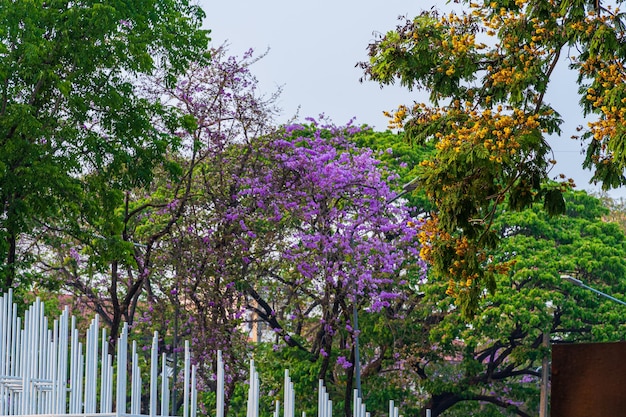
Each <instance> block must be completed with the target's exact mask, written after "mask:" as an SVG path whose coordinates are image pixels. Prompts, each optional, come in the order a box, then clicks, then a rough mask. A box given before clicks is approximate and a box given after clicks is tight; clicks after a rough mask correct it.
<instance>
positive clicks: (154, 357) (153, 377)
mask: <svg viewBox="0 0 626 417" xmlns="http://www.w3.org/2000/svg"><path fill="white" fill-rule="evenodd" d="M158 375H159V333H158V332H154V337H153V338H152V350H151V352H150V417H155V416H156V415H157V392H158V391H157V388H158V380H157V378H158Z"/></svg>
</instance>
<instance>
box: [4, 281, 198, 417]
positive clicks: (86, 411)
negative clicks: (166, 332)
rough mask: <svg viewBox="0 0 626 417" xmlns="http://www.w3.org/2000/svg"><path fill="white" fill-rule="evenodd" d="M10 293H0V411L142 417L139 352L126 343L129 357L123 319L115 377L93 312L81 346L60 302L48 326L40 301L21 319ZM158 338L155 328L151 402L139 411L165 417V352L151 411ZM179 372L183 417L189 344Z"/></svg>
mask: <svg viewBox="0 0 626 417" xmlns="http://www.w3.org/2000/svg"><path fill="white" fill-rule="evenodd" d="M12 298H13V295H12V292H9V293H8V294H5V295H4V296H2V297H1V298H0V416H20V415H21V416H26V415H43V414H45V415H48V416H63V415H68V414H79V415H90V416H111V417H113V416H118V417H128V416H131V415H132V416H141V414H140V413H141V410H142V404H141V389H142V385H143V383H142V381H143V380H142V377H141V371H140V366H139V363H140V358H139V355H138V353H137V343H136V342H133V343H132V354H131V356H130V361H129V357H128V356H129V355H128V325H127V324H124V326H123V328H122V333H121V335H120V337H119V338H118V341H117V357H116V366H115V367H116V368H117V369H118V372H117V378H116V380H115V383H114V376H113V375H114V373H113V369H114V365H113V359H112V357H111V355H110V354H109V350H108V349H109V348H108V343H107V340H108V339H107V334H106V330H105V329H102V330H100V329H99V319H98V317H97V316H96V317H95V318H94V319H93V321H92V322H91V324H90V325H89V329H88V330H87V334H86V338H85V344H84V345H83V343H81V341H80V337H79V336H80V335H79V332H78V329H77V328H76V318H75V317H73V316H72V317H71V318H70V316H69V311H68V309H67V308H66V309H65V310H64V311H63V313H62V314H61V315H60V316H59V318H58V319H57V320H55V321H54V322H53V324H52V329H49V327H50V326H49V323H48V319H47V318H46V317H45V314H44V304H43V303H42V302H41V300H39V299H37V300H36V301H35V302H34V303H33V304H32V305H31V306H30V307H29V308H28V310H27V311H26V313H25V314H24V321H23V324H22V321H21V320H20V318H19V317H18V316H17V307H16V306H15V304H14V303H13V299H12ZM158 340H159V336H158V333H156V332H155V333H154V337H153V340H152V346H151V354H150V380H149V385H150V402H149V404H147V407H144V408H147V409H148V410H149V411H148V412H149V414H147V415H146V417H157V416H168V415H169V413H168V411H169V389H170V387H169V377H168V375H167V365H166V363H167V362H166V357H165V354H163V355H162V356H161V358H162V359H161V360H162V372H161V390H160V392H161V409H160V410H158V409H157V404H158V398H157V396H158V395H157V394H158V392H159V387H158V384H159V378H158V376H159V375H158V369H159V367H158V358H159V353H158ZM129 366H130V384H131V385H130V389H131V392H130V414H129V413H127V411H128V405H129V403H128V400H129V398H127V387H128V385H127V384H128V379H129V375H128V373H127V372H126V370H127V369H129ZM120 370H123V371H120ZM184 370H185V371H184V375H183V379H184V386H183V390H184V392H185V397H184V399H183V401H184V408H185V411H184V412H185V417H196V415H197V413H196V406H197V390H196V375H195V373H196V367H195V365H194V366H192V365H191V357H190V354H189V343H188V342H186V344H185V366H184ZM68 372H69V373H68ZM98 386H99V388H100V390H99V394H100V395H99V397H100V398H99V404H98ZM114 393H115V397H114ZM114 399H115V407H114V401H113V400H114ZM190 407H191V408H192V409H191V410H190ZM114 408H115V411H114ZM159 411H160V414H159Z"/></svg>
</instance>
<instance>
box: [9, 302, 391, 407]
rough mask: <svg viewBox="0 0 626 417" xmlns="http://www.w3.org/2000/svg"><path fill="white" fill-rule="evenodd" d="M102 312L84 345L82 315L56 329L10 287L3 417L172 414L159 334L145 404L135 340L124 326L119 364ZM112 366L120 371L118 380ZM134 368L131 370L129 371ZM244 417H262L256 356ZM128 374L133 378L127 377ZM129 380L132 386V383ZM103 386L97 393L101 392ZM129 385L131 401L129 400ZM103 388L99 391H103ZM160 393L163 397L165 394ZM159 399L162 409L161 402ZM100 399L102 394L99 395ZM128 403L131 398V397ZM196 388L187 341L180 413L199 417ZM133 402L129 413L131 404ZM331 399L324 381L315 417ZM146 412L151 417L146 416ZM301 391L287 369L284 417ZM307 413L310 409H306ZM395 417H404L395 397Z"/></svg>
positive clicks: (64, 318)
mask: <svg viewBox="0 0 626 417" xmlns="http://www.w3.org/2000/svg"><path fill="white" fill-rule="evenodd" d="M99 325H100V323H99V319H98V317H97V316H96V317H95V318H94V319H93V321H92V322H91V324H90V325H89V328H88V330H87V334H86V338H85V344H84V345H83V343H81V341H80V337H79V336H80V335H79V332H78V329H77V327H76V318H75V317H73V316H72V317H70V314H69V310H68V309H67V308H66V309H65V310H64V311H63V313H61V315H60V316H59V317H58V319H56V320H54V322H53V324H52V329H50V328H49V327H50V326H49V323H48V319H47V318H46V317H45V314H44V304H43V303H42V302H41V301H40V300H39V299H37V300H36V301H35V302H34V303H33V304H32V305H31V306H30V307H29V308H28V310H27V311H26V313H25V315H24V320H23V322H22V320H21V319H20V318H19V317H18V314H17V307H16V306H15V304H14V303H13V300H12V292H9V293H8V294H5V295H4V296H2V297H1V298H0V416H36V415H47V416H48V417H55V416H67V415H71V414H74V415H82V416H85V417H87V416H89V417H159V416H168V415H169V408H170V376H169V374H168V366H167V360H166V359H167V358H166V355H165V354H164V353H163V354H161V355H160V358H161V366H160V376H161V378H160V384H161V386H160V390H159V363H158V362H159V352H158V345H159V334H158V333H157V332H155V333H154V335H153V338H152V345H151V351H150V363H149V368H150V379H149V382H148V385H149V403H148V404H146V405H142V403H141V391H142V388H143V386H144V384H143V379H142V376H141V371H140V366H139V363H140V358H139V354H138V352H137V343H136V342H134V341H133V342H132V345H131V346H132V349H131V352H130V355H129V352H128V347H129V340H128V337H129V329H128V325H127V324H126V323H124V325H123V327H122V332H121V334H120V336H119V338H118V340H117V354H116V357H115V361H116V363H115V366H114V364H113V358H112V355H111V354H110V353H109V344H108V338H107V333H106V330H105V329H99ZM114 368H116V369H117V370H118V372H117V375H116V376H115V377H114ZM224 368H225V366H224V362H223V358H222V352H221V351H219V352H217V381H216V382H217V392H216V410H215V415H216V417H225V415H224V397H225V393H224V389H225V384H224V379H225V372H224ZM128 369H130V375H128V372H127V370H128ZM249 377H250V379H249V384H248V386H249V391H248V402H247V414H246V417H259V403H260V392H261V391H260V381H259V374H258V372H257V370H256V367H255V363H254V361H253V360H251V361H250V376H249ZM129 378H130V381H129ZM129 382H130V387H129V386H128V383H129ZM98 388H99V391H98ZM128 388H130V398H128ZM98 393H99V395H98ZM159 393H160V395H159ZM159 396H160V399H161V400H160V407H159ZM98 397H99V398H98ZM129 400H130V402H129ZM197 402H198V393H197V389H196V367H195V366H192V365H191V355H190V349H189V342H188V341H186V342H185V359H184V366H183V400H182V406H183V407H182V408H183V409H182V417H197ZM129 406H130V410H128V407H129ZM332 407H333V402H332V401H331V399H330V397H329V394H328V392H327V391H326V387H325V386H324V381H322V380H320V381H319V386H318V412H317V417H332V415H333V412H332V411H333V410H332ZM142 409H144V410H147V412H148V414H145V415H142V414H141V411H142ZM280 411H281V410H280V402H279V401H276V402H275V409H274V417H281V415H280V414H281V413H280ZM295 415H296V392H295V389H294V383H293V381H292V380H291V377H290V375H289V371H288V370H285V378H284V387H283V416H282V417H295ZM301 415H302V416H303V417H305V416H306V415H305V413H304V412H302V414H301ZM353 417H369V413H368V412H367V411H366V407H365V404H364V403H363V401H362V400H361V398H359V396H358V395H357V391H356V390H355V392H354V402H353ZM389 417H401V416H400V415H399V411H398V407H396V406H395V405H394V402H393V401H390V403H389Z"/></svg>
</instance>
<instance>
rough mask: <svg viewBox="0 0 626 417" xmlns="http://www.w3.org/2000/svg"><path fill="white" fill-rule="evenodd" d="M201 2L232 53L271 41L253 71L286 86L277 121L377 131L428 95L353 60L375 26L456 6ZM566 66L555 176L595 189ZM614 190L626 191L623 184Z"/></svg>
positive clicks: (366, 1) (557, 96) (551, 94)
mask: <svg viewBox="0 0 626 417" xmlns="http://www.w3.org/2000/svg"><path fill="white" fill-rule="evenodd" d="M199 4H200V5H201V6H202V8H203V9H204V11H205V12H206V15H207V17H206V20H205V27H206V28H208V29H211V31H212V33H211V38H212V39H213V44H214V46H218V45H221V44H222V43H224V42H227V43H228V44H229V50H230V52H231V54H234V55H241V54H242V53H243V52H244V51H246V50H248V49H249V48H253V49H254V50H255V51H256V52H257V53H259V54H260V53H263V52H265V51H266V50H267V49H268V48H269V53H268V54H267V56H266V57H264V58H263V59H262V60H260V61H259V62H258V63H256V64H255V65H254V66H253V67H252V72H253V74H254V75H255V76H256V77H257V78H258V80H259V87H260V88H261V91H263V92H266V93H267V94H271V93H272V92H273V91H275V90H276V88H277V87H278V86H282V88H283V93H282V95H281V97H280V100H279V102H278V105H279V107H280V108H282V110H283V120H279V121H280V122H283V121H287V120H288V119H290V118H291V117H292V116H294V115H295V114H296V113H298V114H299V119H300V120H303V119H304V118H305V117H317V116H318V115H319V114H322V113H323V114H325V115H326V116H327V117H329V118H330V119H331V120H332V121H333V122H334V123H335V124H338V125H340V124H345V123H347V122H348V121H349V120H350V119H351V118H356V122H357V124H368V125H370V126H373V127H374V128H375V129H376V130H385V129H386V128H387V121H386V118H385V117H384V116H383V114H382V112H383V111H384V110H393V109H395V108H396V107H397V106H398V105H399V104H411V103H412V102H413V101H425V98H426V96H425V94H424V93H416V92H412V93H411V92H409V91H407V90H406V89H405V88H402V87H399V86H390V87H384V88H383V89H381V88H380V87H379V86H378V84H376V83H373V82H365V83H360V82H359V78H360V77H361V75H362V71H361V69H359V68H357V67H355V65H356V64H357V63H358V62H360V61H364V60H367V46H368V44H369V43H370V42H371V41H372V40H373V39H374V38H375V34H376V33H385V32H387V31H388V30H391V29H393V28H394V27H395V26H396V25H397V24H398V23H400V21H399V20H398V17H399V16H409V17H414V16H416V15H417V14H419V13H420V12H421V11H422V10H428V9H430V8H431V7H436V8H438V9H440V10H442V9H444V10H449V9H450V7H454V6H449V5H448V4H447V3H446V2H445V1H440V2H436V1H432V0H422V1H420V0H417V1H416V0H412V1H408V0H385V1H384V2H382V1H380V0H379V1H373V0H360V1H356V0H335V1H330V0H317V1H314V2H313V1H306V2H303V1H298V0H265V1H258V0H239V1H237V2H226V1H223V0H221V1H217V0H199ZM435 5H436V6H435ZM561 67H562V68H559V69H557V71H558V72H557V76H556V77H554V81H553V82H552V84H551V86H550V89H549V91H548V94H547V95H546V100H547V101H548V102H550V103H552V104H553V105H554V106H555V108H556V110H557V111H558V112H559V113H561V115H562V116H563V118H564V120H565V121H566V124H565V125H564V131H563V134H562V135H561V137H560V138H552V139H551V140H550V142H551V145H552V147H553V150H554V152H555V159H556V160H557V161H558V163H557V165H556V166H555V167H554V168H553V170H552V172H551V176H557V175H558V174H559V173H564V174H565V175H567V176H568V177H572V178H574V180H575V181H576V184H577V185H578V188H582V189H586V190H590V191H594V190H596V191H597V190H598V189H599V188H598V187H594V186H593V185H590V184H588V181H589V178H590V173H589V172H588V171H583V170H582V168H581V165H582V161H583V157H582V155H581V153H580V150H581V145H580V143H579V142H577V141H574V140H571V139H570V136H571V135H573V134H575V129H576V126H578V125H580V124H584V123H585V122H584V121H583V120H582V114H581V113H580V110H579V109H578V106H577V105H576V103H578V97H577V94H576V92H577V89H576V86H575V84H574V83H575V75H574V74H569V73H568V71H567V69H566V66H565V65H561ZM611 195H613V196H614V197H626V189H620V190H616V191H613V192H612V193H611Z"/></svg>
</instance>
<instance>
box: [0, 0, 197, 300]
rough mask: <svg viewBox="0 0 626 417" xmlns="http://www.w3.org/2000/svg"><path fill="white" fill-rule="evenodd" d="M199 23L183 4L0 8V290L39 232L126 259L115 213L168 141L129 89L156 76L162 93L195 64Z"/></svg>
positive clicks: (17, 279)
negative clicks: (93, 244)
mask: <svg viewBox="0 0 626 417" xmlns="http://www.w3.org/2000/svg"><path fill="white" fill-rule="evenodd" d="M203 16H204V14H203V12H202V10H201V9H200V8H199V7H198V6H196V5H192V4H190V2H188V1H187V0H159V1H156V0H148V1H141V2H130V3H129V2H127V1H121V0H119V1H117V0H114V1H106V2H104V1H95V0H85V1H78V2H74V1H66V0H51V1H43V0H33V1H20V2H13V1H9V0H3V1H2V2H1V3H0V205H1V206H2V207H1V209H0V210H1V211H0V260H1V266H0V276H1V281H0V289H1V290H3V291H6V290H7V289H8V288H11V287H13V286H15V285H16V284H18V283H19V284H28V282H27V278H28V271H29V269H28V268H27V267H28V262H29V261H30V259H29V250H28V248H29V246H28V245H30V244H31V243H32V242H41V237H40V236H39V234H40V233H42V231H54V232H55V233H56V234H57V237H60V236H64V235H68V234H69V235H73V236H76V237H78V238H80V239H82V240H86V239H88V238H89V235H90V238H91V239H92V240H95V241H97V245H98V246H99V249H100V255H101V256H103V257H104V258H103V259H105V258H108V259H110V258H118V259H121V258H124V257H126V258H129V257H132V253H133V246H132V245H129V243H128V242H124V239H123V234H124V229H123V218H122V217H120V216H119V213H117V212H116V208H117V207H119V206H120V205H122V204H123V203H124V200H125V197H124V193H125V192H127V191H128V190H131V189H139V188H141V187H143V186H145V185H146V184H149V183H150V181H151V179H152V177H153V175H154V167H155V166H157V165H158V164H159V163H161V162H162V161H163V157H164V155H165V153H166V151H167V150H168V149H170V148H171V147H172V146H173V145H175V144H176V141H174V140H173V139H174V138H175V137H174V136H171V135H168V134H164V133H163V131H162V130H159V129H156V128H155V126H154V125H153V119H154V118H155V117H156V115H158V114H162V113H163V111H164V109H163V106H162V105H161V103H160V102H159V101H155V100H148V99H147V98H146V97H145V96H143V95H142V94H139V93H138V90H137V85H138V80H139V79H140V78H141V77H143V76H146V75H151V74H155V73H156V72H157V71H159V72H160V73H161V74H162V76H163V78H164V82H166V83H169V84H171V83H172V82H173V80H174V79H175V77H176V75H177V74H180V73H182V72H183V71H184V70H185V69H186V68H187V66H188V65H189V63H190V62H196V61H202V60H204V59H206V54H205V51H206V48H207V43H208V32H207V31H204V30H200V29H199V28H200V25H201V20H202V18H203ZM171 122H172V123H175V119H173V120H171ZM86 222H91V223H92V225H93V226H94V228H93V229H91V230H87V231H86V230H84V229H83V227H82V225H83V224H85V223H86ZM105 252H106V253H107V255H106V256H104V255H103V254H104V253H105ZM111 273H112V274H115V271H114V270H113V269H112V270H111ZM20 288H22V289H27V288H28V285H22V286H20Z"/></svg>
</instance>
